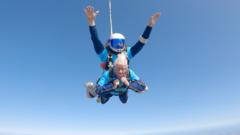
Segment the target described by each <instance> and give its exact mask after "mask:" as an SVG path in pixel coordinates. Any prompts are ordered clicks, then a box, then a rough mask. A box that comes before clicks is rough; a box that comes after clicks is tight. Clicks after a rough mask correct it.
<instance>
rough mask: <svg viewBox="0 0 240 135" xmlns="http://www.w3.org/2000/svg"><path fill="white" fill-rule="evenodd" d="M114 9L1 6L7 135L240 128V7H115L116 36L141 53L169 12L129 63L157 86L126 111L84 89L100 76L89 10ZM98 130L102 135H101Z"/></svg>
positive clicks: (61, 4) (73, 2)
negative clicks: (150, 28)
mask: <svg viewBox="0 0 240 135" xmlns="http://www.w3.org/2000/svg"><path fill="white" fill-rule="evenodd" d="M107 4H108V1H107V0H68V1H66V0H65V1H64V0H41V1H37V0H22V1H17V0H2V1H0V20H1V21H0V133H16V134H39V135H45V134H46V135H47V134H51V135H52V134H62V135H66V134H70V133H71V134H96V133H97V134H101V133H102V134H106V133H109V134H111V133H112V132H114V133H115V134H116V133H120V134H131V133H138V132H142V133H152V132H156V133H157V132H165V131H170V132H171V131H174V130H183V129H195V128H205V127H212V126H218V125H229V124H231V125H232V124H233V125H234V124H237V123H240V108H239V104H240V98H239V96H240V91H239V90H240V84H239V82H240V71H239V69H240V62H239V59H240V53H239V52H240V46H239V45H240V38H239V35H240V26H239V24H240V16H239V13H240V9H239V4H240V2H239V1H237V0H228V1H226V0H201V1H197V0H195V1H193V0H181V1H179V0H131V1H129V0H112V8H113V11H112V12H113V31H114V32H120V33H122V34H124V35H125V36H126V38H127V41H126V42H127V44H129V45H130V46H131V45H133V44H134V43H135V42H136V41H137V39H138V38H139V36H140V35H141V34H142V32H143V30H144V28H145V27H146V24H147V22H148V19H149V17H150V16H151V15H152V14H153V13H155V12H161V13H162V16H161V17H160V19H159V21H158V23H157V24H156V26H155V27H154V28H153V31H152V33H151V37H150V40H149V41H148V43H147V45H146V46H145V47H144V48H143V50H142V51H141V52H140V53H139V54H138V55H137V56H136V57H135V58H134V59H132V61H131V67H132V69H133V70H134V71H135V72H136V73H137V74H138V75H139V76H140V77H141V78H142V79H143V80H144V81H145V82H146V83H147V84H148V85H149V87H150V90H149V91H148V92H146V93H144V94H136V93H134V92H130V94H129V101H128V103H127V104H124V105H123V104H121V103H120V101H119V99H118V98H117V97H113V98H112V99H111V100H110V101H109V102H108V103H107V104H105V105H100V104H97V103H96V101H95V100H93V99H87V98H86V93H85V89H84V87H83V84H84V83H85V82H86V81H89V80H93V81H94V80H96V79H97V78H98V77H99V76H100V75H101V73H102V70H101V69H100V67H99V59H98V57H97V55H96V54H95V52H94V50H93V45H92V43H91V40H90V35H89V30H88V26H87V21H86V17H85V15H84V13H83V9H84V7H86V6H87V5H93V6H94V7H95V8H96V9H97V10H99V11H100V14H99V16H98V17H97V21H96V23H97V29H98V33H99V37H100V39H101V40H102V42H105V41H106V40H107V38H108V37H109V22H108V7H107V6H108V5H107ZM93 129H94V131H93Z"/></svg>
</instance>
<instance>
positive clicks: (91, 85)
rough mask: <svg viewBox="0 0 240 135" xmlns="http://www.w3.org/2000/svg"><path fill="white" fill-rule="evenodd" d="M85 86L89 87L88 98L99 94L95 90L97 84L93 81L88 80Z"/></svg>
mask: <svg viewBox="0 0 240 135" xmlns="http://www.w3.org/2000/svg"><path fill="white" fill-rule="evenodd" d="M85 87H86V89H87V97H88V98H94V97H95V96H96V95H97V94H96V92H95V89H96V86H95V85H94V83H93V82H87V83H86V84H85Z"/></svg>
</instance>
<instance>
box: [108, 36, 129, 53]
mask: <svg viewBox="0 0 240 135" xmlns="http://www.w3.org/2000/svg"><path fill="white" fill-rule="evenodd" d="M109 42H110V43H109V47H110V49H111V50H112V51H114V52H118V53H119V52H122V51H123V50H124V49H125V47H126V45H125V37H124V36H123V35H122V34H120V33H113V34H112V35H111V36H110V40H109Z"/></svg>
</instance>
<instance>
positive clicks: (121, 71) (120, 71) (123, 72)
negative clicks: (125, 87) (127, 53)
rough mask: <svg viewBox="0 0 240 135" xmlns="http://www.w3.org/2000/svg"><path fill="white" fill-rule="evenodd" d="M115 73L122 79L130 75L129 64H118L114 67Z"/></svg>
mask: <svg viewBox="0 0 240 135" xmlns="http://www.w3.org/2000/svg"><path fill="white" fill-rule="evenodd" d="M114 71H115V74H116V75H117V77H118V78H119V79H120V78H122V77H127V75H128V65H123V64H117V65H116V66H115V68H114Z"/></svg>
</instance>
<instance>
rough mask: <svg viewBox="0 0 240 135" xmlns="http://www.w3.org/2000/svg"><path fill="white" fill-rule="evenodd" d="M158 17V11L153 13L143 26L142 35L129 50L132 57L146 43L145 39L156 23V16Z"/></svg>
mask: <svg viewBox="0 0 240 135" xmlns="http://www.w3.org/2000/svg"><path fill="white" fill-rule="evenodd" d="M159 17H160V13H159V12H158V13H155V14H154V15H152V16H151V17H150V19H149V21H148V25H147V27H146V28H145V30H144V32H143V34H142V36H141V37H140V38H139V40H138V42H137V43H136V44H135V45H134V46H133V47H132V48H131V50H130V52H131V55H132V57H134V56H135V55H136V54H137V53H139V52H140V50H141V49H142V48H143V46H144V44H145V43H146V41H147V39H148V38H149V36H150V33H151V31H152V27H153V26H154V25H155V24H156V23H157V20H158V18H159Z"/></svg>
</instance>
